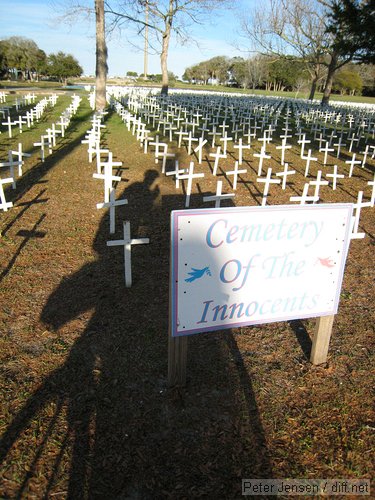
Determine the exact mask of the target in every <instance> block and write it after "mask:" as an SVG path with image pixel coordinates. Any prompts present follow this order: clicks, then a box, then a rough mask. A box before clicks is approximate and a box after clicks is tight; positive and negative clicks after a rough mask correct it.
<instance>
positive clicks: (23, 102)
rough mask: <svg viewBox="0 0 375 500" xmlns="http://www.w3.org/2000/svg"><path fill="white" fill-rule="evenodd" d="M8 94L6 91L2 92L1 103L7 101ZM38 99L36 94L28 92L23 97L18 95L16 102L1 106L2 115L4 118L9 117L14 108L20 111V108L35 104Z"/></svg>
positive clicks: (0, 113) (0, 95)
mask: <svg viewBox="0 0 375 500" xmlns="http://www.w3.org/2000/svg"><path fill="white" fill-rule="evenodd" d="M7 96H8V94H6V93H5V92H0V104H5V103H6V98H7ZM35 99H36V95H35V94H31V93H28V94H26V95H24V96H22V97H16V100H15V102H14V104H7V105H4V106H1V107H0V115H1V116H2V118H5V117H8V116H9V115H10V114H11V113H12V112H13V111H14V110H15V111H16V112H19V110H20V109H21V108H23V107H25V106H29V105H30V104H34V102H35Z"/></svg>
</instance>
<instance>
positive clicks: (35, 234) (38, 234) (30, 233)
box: [0, 214, 47, 282]
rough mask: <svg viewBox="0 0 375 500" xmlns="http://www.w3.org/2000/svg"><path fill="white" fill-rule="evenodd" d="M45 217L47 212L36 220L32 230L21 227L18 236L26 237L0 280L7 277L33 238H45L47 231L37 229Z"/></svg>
mask: <svg viewBox="0 0 375 500" xmlns="http://www.w3.org/2000/svg"><path fill="white" fill-rule="evenodd" d="M45 218H46V214H42V215H41V216H40V217H39V219H38V220H37V221H36V223H35V224H34V226H33V227H32V229H31V230H26V229H21V230H20V231H18V233H17V236H22V237H23V238H24V239H23V240H22V242H21V244H20V246H19V247H18V249H17V250H16V253H15V254H14V255H13V257H12V258H11V260H10V262H9V263H8V265H7V267H6V268H5V269H3V271H2V272H1V273H0V282H1V281H2V280H3V279H4V278H5V276H6V275H7V274H8V273H9V271H10V270H11V269H12V267H13V265H14V263H15V262H16V260H17V257H18V256H19V254H20V253H21V251H22V249H23V248H24V247H25V246H26V245H27V243H28V241H29V240H31V239H32V238H44V237H45V235H46V234H47V233H45V232H44V231H37V228H38V226H39V225H40V224H41V223H42V222H43V220H44V219H45Z"/></svg>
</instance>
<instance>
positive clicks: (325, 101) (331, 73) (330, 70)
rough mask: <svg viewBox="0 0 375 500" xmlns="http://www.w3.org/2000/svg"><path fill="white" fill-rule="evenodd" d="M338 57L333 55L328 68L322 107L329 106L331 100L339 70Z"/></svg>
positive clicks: (334, 53) (335, 54)
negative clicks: (337, 70) (336, 72)
mask: <svg viewBox="0 0 375 500" xmlns="http://www.w3.org/2000/svg"><path fill="white" fill-rule="evenodd" d="M337 62H338V55H337V53H336V52H333V53H332V54H331V62H330V63H329V66H328V74H327V79H326V83H325V86H324V90H323V98H322V103H321V104H322V105H325V104H328V102H329V98H330V95H331V92H332V85H333V77H334V76H335V71H336V69H337Z"/></svg>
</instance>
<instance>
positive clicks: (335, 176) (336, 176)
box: [326, 165, 345, 191]
mask: <svg viewBox="0 0 375 500" xmlns="http://www.w3.org/2000/svg"><path fill="white" fill-rule="evenodd" d="M326 177H332V189H333V191H335V190H336V186H337V179H344V177H345V175H343V174H339V173H338V167H337V165H333V173H332V174H326Z"/></svg>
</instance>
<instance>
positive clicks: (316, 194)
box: [309, 170, 328, 200]
mask: <svg viewBox="0 0 375 500" xmlns="http://www.w3.org/2000/svg"><path fill="white" fill-rule="evenodd" d="M309 184H310V185H311V186H315V191H314V195H313V196H314V197H316V198H318V200H319V190H320V186H328V181H322V171H321V170H318V173H317V176H316V180H315V181H310V183H309Z"/></svg>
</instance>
